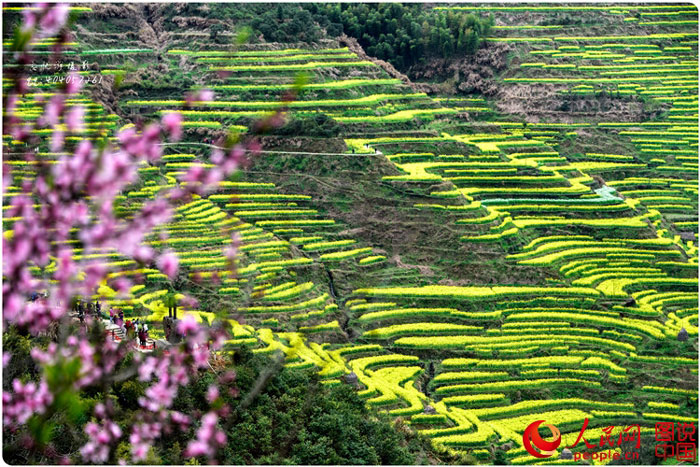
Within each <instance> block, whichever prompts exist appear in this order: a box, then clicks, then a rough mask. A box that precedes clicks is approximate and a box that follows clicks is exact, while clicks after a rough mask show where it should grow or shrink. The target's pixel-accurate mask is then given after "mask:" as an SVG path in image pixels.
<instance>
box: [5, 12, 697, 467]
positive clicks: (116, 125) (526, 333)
mask: <svg viewBox="0 0 700 467" xmlns="http://www.w3.org/2000/svg"><path fill="white" fill-rule="evenodd" d="M87 6H88V7H89V10H86V11H82V12H80V16H79V19H78V21H77V22H76V24H75V26H74V38H73V42H72V43H71V45H70V47H69V49H68V50H69V51H70V53H71V54H73V55H70V56H71V57H72V56H75V59H76V62H82V61H83V60H85V61H87V62H88V63H89V69H88V70H86V71H81V73H84V75H86V76H90V77H95V78H96V80H98V81H99V83H95V84H94V85H92V84H90V85H86V86H85V88H84V90H83V94H82V95H81V96H80V98H79V99H75V100H73V101H72V102H71V104H73V105H75V104H77V103H82V104H83V105H85V106H86V107H87V109H88V113H87V117H88V122H89V123H88V125H87V126H86V129H85V130H84V132H83V133H82V134H76V135H72V136H69V137H68V138H74V141H80V140H81V139H83V138H89V139H95V140H97V139H100V138H104V137H106V138H113V137H114V135H115V134H116V132H117V131H118V130H119V129H123V128H125V127H126V126H127V125H134V124H135V125H140V124H142V123H143V122H146V121H149V120H152V119H157V118H159V117H161V116H162V115H164V114H165V113H167V112H170V111H175V110H181V109H183V108H184V107H185V101H184V100H183V99H184V98H183V95H184V94H185V93H186V92H195V91H196V90H198V89H209V90H212V91H213V92H214V94H215V99H214V100H213V101H211V102H196V101H195V102H194V103H193V104H192V105H190V106H189V107H187V108H186V109H185V110H181V114H182V115H183V117H184V123H183V127H184V130H185V135H184V137H183V139H182V141H180V142H178V143H168V144H167V145H165V146H164V147H163V150H164V156H163V158H162V160H160V161H158V162H156V163H154V164H151V165H144V166H142V167H140V168H139V177H140V178H139V180H138V182H137V183H134V184H133V185H132V186H131V187H130V189H129V190H128V192H124V193H122V194H121V196H120V197H119V200H120V204H119V206H118V210H119V212H120V214H121V215H123V216H126V217H128V216H130V215H133V214H134V213H135V212H136V211H137V210H138V209H140V208H141V207H142V206H143V203H144V202H146V201H148V200H150V199H153V198H154V197H156V196H157V195H158V193H159V192H160V193H162V192H164V191H165V190H167V189H169V188H171V187H173V186H176V185H177V184H178V183H181V182H180V181H179V180H178V178H179V177H180V176H182V175H183V174H184V172H185V171H186V170H187V169H189V168H191V167H192V166H194V165H198V164H201V165H202V166H203V167H211V166H212V161H211V160H210V159H209V156H210V154H211V147H210V146H209V145H210V144H211V143H214V142H215V141H217V140H218V139H219V138H221V137H222V136H224V135H226V134H228V133H229V132H231V131H234V132H240V133H241V134H242V135H245V134H248V132H249V131H250V130H249V127H250V125H251V124H252V123H253V122H254V121H255V120H257V119H259V118H262V117H264V116H266V115H268V114H269V113H270V112H271V111H273V110H274V109H276V108H277V107H279V106H280V102H281V96H282V95H283V93H284V92H285V91H286V90H288V89H290V88H291V87H292V86H293V85H294V83H295V82H297V81H298V80H299V79H300V78H299V74H303V76H304V81H306V84H305V85H303V86H302V87H301V91H300V92H299V94H298V96H296V98H295V99H294V100H291V101H289V102H285V105H286V107H287V109H288V112H287V116H286V122H285V124H284V125H283V126H281V127H280V128H276V129H272V130H271V131H270V132H268V133H267V134H265V135H264V136H262V137H261V139H260V142H261V144H262V150H261V153H260V155H257V156H255V157H253V158H251V160H250V161H249V164H248V165H247V166H246V167H245V168H244V170H242V171H241V172H240V173H238V174H237V175H236V176H235V177H234V178H231V179H229V180H226V181H222V182H221V183H220V186H219V189H218V190H217V192H216V193H214V194H211V195H209V196H207V197H202V198H200V199H196V200H194V201H192V202H189V203H186V204H182V205H180V206H179V207H178V208H177V212H176V216H175V218H174V220H173V221H172V222H170V223H168V224H164V225H160V226H157V227H156V228H155V232H154V233H153V234H152V235H150V236H149V237H147V241H148V243H149V244H150V245H151V246H153V247H155V248H156V249H159V250H162V249H165V248H170V249H173V250H174V251H175V252H176V255H177V257H178V258H179V264H180V275H179V278H178V282H177V283H178V286H179V287H181V290H176V292H183V293H188V294H191V295H193V296H194V297H196V298H197V299H198V300H199V303H198V305H197V307H190V306H188V305H187V304H185V303H183V304H181V306H180V308H179V310H180V311H179V312H180V313H181V314H182V315H185V314H191V315H193V316H194V317H195V318H196V320H197V321H198V322H209V321H210V320H211V321H213V320H214V318H215V317H219V318H221V317H223V319H225V321H226V322H228V323H229V324H230V325H231V328H232V330H233V335H232V336H231V337H230V339H229V340H227V342H226V346H225V351H226V352H233V353H235V352H238V351H239V349H241V348H242V347H245V348H247V349H250V350H251V351H252V352H253V353H254V354H260V355H268V356H271V357H272V356H274V355H276V354H277V353H279V352H282V354H283V355H284V356H285V366H286V367H287V368H289V369H312V370H313V372H314V373H317V374H318V377H319V378H320V382H321V384H322V385H327V386H329V387H335V386H339V385H345V384H347V382H348V381H352V380H353V378H354V377H356V379H357V394H358V395H359V396H360V397H361V398H362V399H363V400H364V401H365V403H366V406H367V407H368V408H369V409H371V410H372V411H375V413H376V412H383V413H387V414H388V415H389V416H390V417H391V419H396V418H401V419H402V420H403V422H404V423H405V424H406V425H407V426H408V427H410V429H411V430H414V431H415V432H417V433H420V434H422V435H424V436H426V437H427V438H429V439H430V440H431V441H432V442H433V443H434V444H435V445H436V446H439V447H441V448H449V449H448V452H451V453H452V454H453V455H454V456H458V455H463V454H469V455H471V456H473V458H475V459H476V460H478V462H480V463H487V464H494V463H505V464H531V463H537V464H549V463H566V460H565V459H560V458H559V454H560V453H561V449H562V448H563V447H564V444H566V445H567V446H568V445H572V444H574V442H575V441H576V440H577V437H578V436H579V432H580V430H581V426H582V424H583V423H584V420H586V419H587V420H588V425H587V429H586V438H587V439H588V440H593V442H597V440H598V439H600V438H601V436H604V435H605V434H606V432H605V431H604V429H605V428H606V427H609V426H611V425H614V426H616V427H618V428H620V427H626V426H629V425H634V424H638V425H640V426H641V429H640V430H641V437H642V443H641V444H642V446H641V448H640V449H638V450H635V449H634V448H631V447H630V446H623V447H622V448H621V449H623V450H624V451H625V452H630V451H631V452H635V451H638V452H639V453H640V455H641V456H642V459H643V463H645V462H650V461H656V460H657V459H656V458H655V457H654V443H655V441H654V427H655V423H657V422H659V421H675V422H688V423H690V422H692V423H697V416H698V411H697V396H698V374H697V368H698V344H697V343H698V307H697V303H698V250H697V239H698V238H697V231H698V184H697V177H698V148H697V142H698V140H697V136H698V128H697V124H698V117H697V112H698V79H697V72H698V70H697V66H698V42H697V39H698V37H697V19H698V16H697V15H698V13H697V9H696V8H695V7H694V6H692V5H691V4H680V3H679V4H663V5H654V4H624V5H623V4H615V5H612V6H611V5H604V4H585V6H582V5H566V4H556V5H546V4H537V5H534V4H533V5H526V4H507V5H506V4H504V5H496V4H488V5H486V4H483V5H479V4H470V5H466V4H465V5H462V4H451V5H447V6H438V5H431V6H428V5H420V8H422V11H424V12H425V14H426V15H430V14H435V15H437V14H445V15H446V16H447V14H448V13H449V15H450V17H452V16H453V15H461V14H471V15H474V17H477V18H480V19H483V20H485V19H486V18H488V17H490V16H492V17H493V19H492V21H493V25H492V26H490V29H488V35H486V36H485V38H481V41H482V42H481V44H480V46H479V48H478V50H476V51H475V52H474V53H473V54H462V53H460V52H459V49H457V50H455V52H454V53H451V54H447V53H446V55H445V56H443V57H438V56H434V55H431V54H427V55H425V54H424V59H422V60H418V59H415V60H414V61H412V62H411V63H407V62H402V63H387V62H385V61H383V60H388V61H389V62H391V59H390V58H389V57H387V56H381V54H383V53H385V52H381V51H382V50H383V48H384V46H383V45H377V43H375V42H374V41H375V39H373V38H364V39H363V37H364V36H362V37H353V36H352V31H350V28H349V27H346V28H345V30H341V28H339V27H336V26H330V25H337V24H340V25H342V22H341V20H338V21H333V20H332V18H331V19H329V22H328V25H321V24H320V23H319V19H318V18H320V17H324V15H326V14H327V15H331V13H324V12H323V10H322V9H321V8H319V9H318V10H317V11H315V12H312V13H309V10H308V9H305V8H302V7H298V6H296V5H289V6H286V7H285V10H284V11H283V10H280V13H279V16H282V17H284V18H287V17H288V16H287V15H291V16H289V17H290V18H295V16H293V15H295V14H296V13H294V11H297V10H295V9H298V11H299V12H300V13H299V15H300V18H301V19H300V20H299V21H302V20H304V18H306V16H304V15H305V14H307V13H308V18H306V21H312V23H311V24H310V25H309V27H308V28H307V30H306V31H305V34H302V33H301V31H299V32H296V33H295V32H294V31H295V29H294V28H292V26H291V25H290V26H289V31H288V32H287V34H288V35H289V36H294V34H297V36H298V37H299V39H298V40H297V41H294V42H291V41H290V42H280V41H273V40H271V39H266V38H265V34H264V33H263V32H260V31H258V30H257V29H255V26H256V23H255V22H254V18H255V17H256V15H260V14H262V13H261V12H259V11H256V10H255V8H259V7H254V6H251V7H248V6H237V5H229V4H217V5H214V6H209V5H204V4H201V5H200V4H188V5H168V4H158V5H148V4H139V5H136V4H134V5H130V4H126V5H117V4H91V5H87ZM328 9H329V10H330V9H331V8H330V7H329V8H328ZM212 10H213V11H212ZM222 11H225V14H224V13H222ZM303 12H306V13H303ZM329 17H330V16H329ZM7 18H8V17H6V18H5V20H4V21H10V19H7ZM217 18H220V19H217ZM309 18H311V19H309ZM281 21H282V20H281ZM450 21H452V20H450ZM454 21H457V20H454ZM282 22H287V20H284V21H282ZM455 24H457V23H455ZM246 25H249V26H252V27H253V35H252V36H249V37H248V38H247V39H246V40H245V41H241V43H240V44H237V43H236V40H235V38H236V37H240V31H242V30H245V28H244V27H243V26H246ZM257 27H262V26H260V25H259V24H258V26H257ZM6 29H7V28H6ZM446 30H449V28H447V29H446ZM213 31H215V32H213ZM212 34H214V36H213V37H212ZM341 34H343V35H342V36H341ZM377 37H379V36H378V35H377ZM385 38H386V35H385ZM278 39H279V38H278ZM363 40H367V41H370V42H368V43H371V44H372V45H371V47H372V51H373V52H374V53H375V54H376V55H379V57H377V56H376V55H372V53H369V51H368V50H369V48H368V50H365V49H364V48H363V45H362V41H363ZM465 40H466V39H465ZM474 40H475V41H476V39H474ZM377 41H379V42H378V43H381V40H380V39H377ZM380 52H381V53H380ZM422 56H423V55H422ZM38 76H39V75H38ZM39 78H40V79H41V76H39ZM53 86H54V85H53V84H47V83H41V82H40V84H39V85H38V86H37V87H36V88H35V89H33V90H32V93H33V95H34V96H36V95H37V94H39V93H41V92H46V91H48V90H50V88H52V87H53ZM33 95H32V94H27V95H25V96H23V97H22V99H21V101H20V102H19V103H18V107H19V108H21V109H22V111H23V112H24V113H25V114H26V115H29V116H31V115H32V114H33V112H36V111H38V110H37V109H38V108H39V103H38V102H37V101H36V100H35V99H33ZM3 137H4V140H5V142H6V143H8V144H12V137H11V136H9V135H3ZM38 156H39V158H41V159H42V160H55V159H56V158H57V155H56V154H55V153H52V152H51V151H50V150H48V145H47V144H46V142H44V143H42V146H41V149H39V152H38ZM13 159H15V160H13ZM4 160H5V163H6V164H8V165H9V166H10V167H11V175H12V177H13V180H14V184H13V186H14V188H10V190H8V192H7V193H6V194H5V200H6V201H5V204H7V203H8V200H11V199H12V196H13V190H14V192H16V193H17V192H19V188H18V187H19V186H20V184H21V181H22V179H23V178H25V177H31V176H32V175H31V170H27V168H26V166H27V164H26V163H25V162H24V161H22V160H19V159H16V158H13V157H12V155H10V154H7V155H6V156H5V157H4ZM16 220H17V219H16V218H9V217H6V216H4V217H3V224H4V227H3V230H4V231H8V230H12V226H13V222H15V221H16ZM162 234H166V236H163V235H162ZM231 244H237V245H238V246H237V251H238V256H237V258H236V267H235V273H234V272H233V271H232V270H231V269H230V268H229V267H228V265H227V261H228V260H227V258H226V257H224V256H223V255H222V249H223V248H225V247H226V246H228V245H231ZM102 258H103V259H104V262H105V263H107V264H108V265H110V266H111V267H113V268H115V269H116V270H117V271H118V272H114V273H112V274H111V276H110V279H115V278H118V277H120V275H122V276H124V277H127V276H133V275H134V274H139V275H141V276H142V277H143V279H144V282H143V286H136V287H134V288H133V289H132V290H131V292H130V295H129V297H126V298H114V294H115V291H114V290H113V289H112V287H113V285H112V284H111V283H110V284H103V285H102V286H101V287H100V289H99V294H101V295H102V300H103V301H104V303H105V305H106V306H107V307H111V308H114V309H121V310H123V311H124V313H125V315H126V316H127V317H141V318H142V319H144V320H146V321H147V322H149V323H151V329H152V336H153V337H154V338H162V337H164V333H163V327H162V322H163V318H164V317H165V316H167V313H168V309H167V307H166V306H165V304H164V299H165V296H166V295H167V294H168V291H169V290H170V288H171V287H172V284H171V282H170V281H169V280H168V278H167V276H165V275H164V274H163V273H162V272H160V271H158V270H157V269H151V268H147V269H144V268H141V267H140V266H139V265H138V264H137V262H136V261H134V260H133V259H132V258H128V257H124V256H121V255H119V254H118V253H115V252H104V254H103V256H102ZM55 264H56V263H55V258H53V262H52V264H50V265H49V266H48V267H47V268H46V269H44V270H43V273H44V274H50V273H52V272H55V268H56V265H55ZM682 330H684V331H682ZM684 332H685V333H687V336H689V338H688V339H687V340H682V339H680V338H679V336H682V334H683V333H684ZM348 375H354V376H348ZM535 420H546V423H551V424H554V425H556V427H557V428H558V429H559V430H560V431H561V434H562V440H563V442H562V446H561V447H560V448H559V449H558V451H557V454H554V455H553V456H551V457H549V458H546V459H538V458H535V457H533V456H531V455H530V454H529V453H528V452H527V451H526V449H525V447H524V446H523V431H524V430H525V428H526V427H527V426H528V424H530V423H531V422H533V421H535ZM618 431H619V430H618ZM618 431H615V433H617V432H618ZM583 449H585V446H582V445H581V444H579V445H578V447H577V448H574V449H573V450H574V452H581V451H582V450H583ZM452 450H453V451H452ZM460 459H461V461H462V462H463V461H464V459H465V458H464V457H462V458H460ZM470 459H471V458H470ZM307 461H308V459H306V460H303V461H301V462H302V463H303V462H307ZM610 461H612V459H609V460H608V462H610ZM246 462H250V460H246ZM308 462H310V461H308ZM432 462H435V460H432ZM614 463H616V462H614Z"/></svg>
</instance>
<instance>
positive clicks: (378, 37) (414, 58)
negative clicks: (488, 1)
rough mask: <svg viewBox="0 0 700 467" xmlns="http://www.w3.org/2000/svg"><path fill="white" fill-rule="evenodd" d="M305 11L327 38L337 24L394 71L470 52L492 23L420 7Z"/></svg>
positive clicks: (328, 6)
mask: <svg viewBox="0 0 700 467" xmlns="http://www.w3.org/2000/svg"><path fill="white" fill-rule="evenodd" d="M307 8H308V9H309V10H310V11H312V12H314V13H315V18H316V20H317V21H318V22H319V24H320V25H321V26H324V27H327V29H328V30H329V34H330V31H335V30H337V29H338V25H340V26H342V29H343V32H345V33H346V34H347V35H348V36H352V37H355V38H356V39H358V41H359V42H360V45H362V47H364V48H365V50H366V51H367V53H368V54H369V55H370V56H373V57H377V58H379V59H382V60H387V61H389V62H391V63H392V64H393V65H395V66H396V67H398V68H404V67H407V66H410V65H412V64H414V63H418V62H419V61H421V60H424V59H425V57H430V56H436V57H442V58H449V57H452V56H455V55H469V54H473V53H474V52H475V51H476V50H477V48H478V47H479V43H480V41H481V39H482V38H483V37H484V36H486V35H488V33H489V31H490V28H491V26H492V24H493V18H480V17H478V16H475V15H471V14H463V13H458V12H453V11H449V12H443V11H435V10H432V9H428V8H426V7H425V6H424V5H422V4H401V3H378V4H365V3H358V4H337V3H329V4H323V5H317V4H311V5H308V6H307ZM324 22H326V24H324Z"/></svg>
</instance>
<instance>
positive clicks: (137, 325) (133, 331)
mask: <svg viewBox="0 0 700 467" xmlns="http://www.w3.org/2000/svg"><path fill="white" fill-rule="evenodd" d="M125 328H126V335H127V337H129V339H133V338H134V337H138V343H139V345H141V346H142V347H143V346H145V345H146V342H147V341H148V324H147V323H145V322H144V321H142V320H140V319H136V320H131V321H127V322H126V325H125Z"/></svg>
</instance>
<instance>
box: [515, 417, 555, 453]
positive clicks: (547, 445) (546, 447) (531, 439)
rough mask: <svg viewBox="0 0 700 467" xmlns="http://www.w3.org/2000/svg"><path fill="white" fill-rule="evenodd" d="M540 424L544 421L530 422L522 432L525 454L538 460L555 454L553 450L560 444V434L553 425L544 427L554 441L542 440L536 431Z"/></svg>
mask: <svg viewBox="0 0 700 467" xmlns="http://www.w3.org/2000/svg"><path fill="white" fill-rule="evenodd" d="M542 423H544V420H537V421H535V422H532V423H530V424H529V425H528V426H527V428H525V431H524V432H523V446H524V447H525V449H526V450H527V452H529V453H530V454H532V455H533V456H535V457H538V458H540V459H544V458H547V457H550V456H552V455H553V454H554V453H555V450H556V449H557V448H558V447H559V445H560V444H561V432H560V431H559V428H557V427H555V426H554V425H549V424H546V425H545V426H546V427H547V428H549V431H551V432H552V436H553V437H554V439H553V440H552V441H547V440H545V439H542V437H541V436H540V433H539V432H538V431H537V428H539V426H540V425H541V424H542ZM533 445H534V447H533ZM535 448H537V449H539V450H540V451H541V452H537V451H536V450H535Z"/></svg>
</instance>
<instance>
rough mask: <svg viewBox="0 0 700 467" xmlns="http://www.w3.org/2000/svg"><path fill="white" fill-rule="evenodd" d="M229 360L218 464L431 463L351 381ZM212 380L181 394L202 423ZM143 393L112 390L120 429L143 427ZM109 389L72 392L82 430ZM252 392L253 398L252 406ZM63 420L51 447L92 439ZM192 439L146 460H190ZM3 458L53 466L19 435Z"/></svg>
mask: <svg viewBox="0 0 700 467" xmlns="http://www.w3.org/2000/svg"><path fill="white" fill-rule="evenodd" d="M35 340H36V339H35ZM40 341H41V342H39V341H38V340H37V342H34V343H35V344H39V345H40V346H46V345H47V342H46V339H45V338H41V339H40ZM4 342H5V346H6V347H5V349H6V350H8V351H11V352H12V353H13V360H14V361H22V362H27V363H28V362H29V361H31V359H30V357H29V348H30V347H29V346H30V344H31V343H32V342H31V339H30V338H28V337H26V336H23V335H21V334H19V333H17V331H16V330H15V329H10V330H9V331H8V332H6V333H5V334H4ZM42 344H43V345H42ZM224 363H225V364H224V366H225V367H226V368H228V369H233V370H234V371H235V373H236V379H235V382H234V383H233V384H232V386H231V388H229V389H230V391H229V392H228V393H226V392H222V399H223V401H224V402H225V403H226V404H228V405H229V406H230V408H231V411H230V415H229V416H228V417H225V418H224V419H222V422H221V424H222V428H223V429H224V430H225V432H226V435H227V438H228V443H227V445H226V447H225V448H224V449H223V450H222V451H221V452H220V454H219V459H218V460H219V461H220V463H222V464H229V465H241V464H414V463H426V462H427V456H428V455H430V456H431V457H434V456H435V454H436V453H434V452H433V451H432V448H431V447H430V444H429V442H428V441H427V440H426V439H425V438H422V437H420V436H418V435H416V434H415V433H413V432H410V431H409V430H396V429H394V426H393V425H392V420H391V419H390V418H389V417H388V416H387V415H382V414H379V415H377V414H375V413H371V412H370V411H369V409H368V408H367V407H366V405H365V404H364V401H363V400H362V399H361V398H360V397H359V396H358V395H357V394H356V392H355V390H354V389H353V388H352V387H351V386H349V385H345V384H342V385H339V386H336V387H333V388H331V387H328V386H324V385H322V384H321V383H320V382H319V376H318V374H317V373H316V372H315V371H313V370H295V369H288V368H282V369H278V370H277V371H275V370H273V368H275V365H274V363H273V362H271V361H270V359H269V358H267V357H263V356H259V355H258V356H256V355H254V354H253V353H251V352H250V351H247V350H238V351H236V352H234V353H233V354H232V355H231V356H226V357H225V362H224ZM131 364H132V360H131V358H128V359H126V360H125V361H123V362H121V363H120V365H119V368H118V369H117V372H119V371H121V370H123V369H126V368H127V367H128V366H129V365H131ZM263 372H265V373H270V378H269V379H268V380H267V382H266V383H265V384H263V385H262V390H259V391H257V390H255V389H253V388H254V387H259V386H258V384H257V383H259V382H260V380H261V379H263V380H264V378H260V374H261V373H263ZM4 373H5V374H4V378H3V380H4V389H5V390H7V389H9V382H10V381H11V380H12V378H15V377H18V378H20V379H22V380H24V381H30V380H34V379H36V376H37V373H36V369H35V366H34V365H32V364H26V365H22V366H19V365H12V366H9V367H7V368H5V370H4ZM211 384H216V375H215V374H214V373H212V372H202V373H200V374H199V375H196V376H195V377H194V379H193V381H192V382H191V384H189V385H188V386H186V387H185V388H183V389H181V390H180V392H179V393H178V396H177V398H176V400H175V403H174V406H173V408H174V409H175V410H178V411H180V412H182V413H185V414H189V415H192V416H194V418H195V419H197V414H201V413H204V412H205V411H207V410H209V404H208V403H207V401H206V393H207V389H208V387H209V386H210V385H211ZM145 389H146V383H142V382H140V381H139V380H138V378H137V377H130V378H128V379H126V380H123V381H118V382H115V383H113V384H112V385H111V387H109V388H107V389H106V390H107V393H108V394H109V399H111V400H112V402H113V404H114V405H113V406H114V414H115V416H114V420H115V422H116V423H117V424H118V425H120V426H121V427H122V429H125V428H127V427H129V426H131V425H132V424H133V423H134V422H135V421H137V420H135V419H134V417H135V414H136V413H137V412H136V410H137V409H138V407H139V404H138V399H139V398H140V397H143V396H144V391H145ZM104 390H105V388H93V389H89V390H87V391H83V392H81V393H80V394H78V395H76V396H77V397H76V400H75V401H74V402H75V404H74V407H75V408H76V410H78V412H79V413H78V414H77V415H76V416H77V417H78V418H80V419H81V423H80V424H79V425H82V424H84V423H85V422H87V421H88V420H87V414H89V413H91V412H92V407H93V406H94V404H95V402H96V401H97V400H100V399H101V398H102V396H101V394H102V391H104ZM248 396H253V397H252V399H251V400H252V402H250V403H249V404H248V401H246V399H247V397H248ZM244 401H246V402H244ZM244 405H247V406H246V407H244ZM60 422H61V421H60V420H52V423H51V424H50V426H51V429H50V430H49V431H50V433H47V442H49V443H51V445H52V447H53V449H54V450H55V452H57V453H58V454H59V455H68V456H71V455H72V454H71V453H75V452H76V451H77V448H78V447H80V446H81V445H82V444H83V443H84V442H86V441H87V439H86V435H85V434H84V433H82V432H80V431H77V430H76V429H75V428H71V424H69V423H60ZM191 438H192V433H191V430H190V431H186V432H180V431H177V430H176V431H173V432H172V433H170V435H169V436H167V437H166V438H165V439H161V440H159V441H157V442H156V444H155V445H154V448H153V449H152V450H151V452H150V453H149V458H148V460H147V463H149V464H161V463H162V464H184V463H186V462H187V459H185V458H184V457H182V456H183V454H182V453H183V450H184V447H185V446H186V445H187V442H188V440H189V439H191ZM129 450H130V445H129V444H128V442H127V441H126V440H124V441H122V442H121V443H120V445H119V446H118V447H117V449H116V454H115V458H113V459H110V462H109V463H117V461H118V460H119V458H120V457H122V458H128V456H129V454H128V452H129ZM3 458H4V459H5V461H6V462H8V463H10V464H26V463H27V462H28V460H29V461H30V463H34V462H38V463H44V462H46V461H47V459H46V458H43V457H38V458H37V457H35V453H33V452H32V450H31V449H30V447H27V446H23V445H22V433H21V432H18V433H13V434H11V435H10V436H8V437H7V438H6V439H5V442H4V443H3ZM73 460H74V461H77V460H78V459H77V458H76V459H73Z"/></svg>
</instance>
